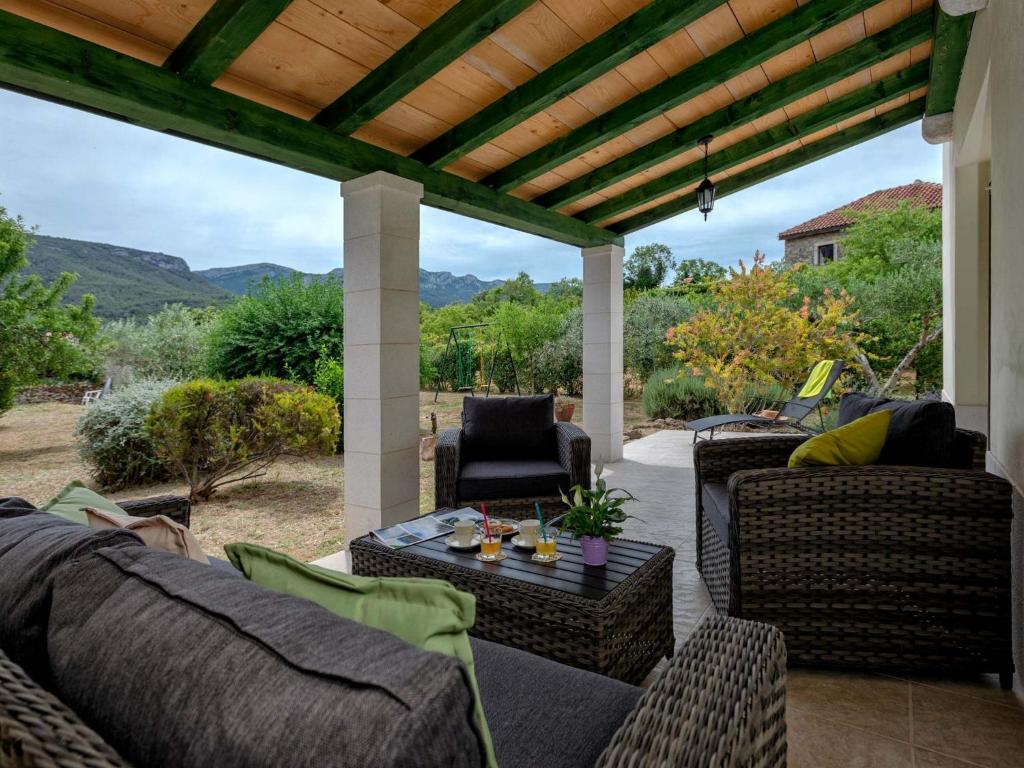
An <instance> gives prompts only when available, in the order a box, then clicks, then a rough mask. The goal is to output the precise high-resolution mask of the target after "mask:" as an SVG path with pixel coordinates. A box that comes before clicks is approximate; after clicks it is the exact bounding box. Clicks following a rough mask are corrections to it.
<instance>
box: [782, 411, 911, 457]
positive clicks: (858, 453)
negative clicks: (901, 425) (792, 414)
mask: <svg viewBox="0 0 1024 768" xmlns="http://www.w3.org/2000/svg"><path fill="white" fill-rule="evenodd" d="M890 415H891V414H890V413H889V411H878V412H877V413H872V414H869V415H867V416H864V417H863V418H860V419H857V420H856V421H851V422H850V423H849V424H846V425H844V426H842V427H839V428H838V429H833V430H830V431H828V432H823V433H822V434H820V435H816V436H815V437H812V438H811V439H810V440H806V441H804V442H803V443H801V444H800V446H799V447H798V448H797V449H796V450H795V451H793V454H792V455H791V456H790V457H789V466H790V467H813V466H832V467H842V466H860V465H863V464H873V463H874V462H875V461H877V460H878V457H879V456H880V455H881V454H882V448H883V447H884V446H885V435H886V431H887V430H888V429H889V417H890Z"/></svg>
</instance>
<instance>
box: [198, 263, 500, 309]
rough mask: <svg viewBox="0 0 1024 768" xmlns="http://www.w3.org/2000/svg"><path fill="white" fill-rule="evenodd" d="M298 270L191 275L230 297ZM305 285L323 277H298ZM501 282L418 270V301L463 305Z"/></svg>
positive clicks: (260, 268) (256, 267) (257, 268)
mask: <svg viewBox="0 0 1024 768" xmlns="http://www.w3.org/2000/svg"><path fill="white" fill-rule="evenodd" d="M297 271H298V270H295V269H292V268H290V267H282V266H281V265H280V264H266V263H264V264H244V265H242V266H239V267H214V268H213V269H201V270H197V271H196V272H194V273H193V274H196V275H202V276H203V277H205V278H206V279H207V280H209V281H210V282H211V283H213V284H214V285H217V286H220V287H221V288H223V289H224V290H226V291H230V292H231V293H234V294H239V295H241V294H244V293H245V292H246V291H247V290H248V288H249V286H250V285H252V284H254V283H258V282H259V281H260V280H262V279H263V278H264V277H270V278H276V277H288V276H290V275H293V274H295V273H296V272H297ZM301 274H302V276H303V279H304V280H306V281H307V282H308V281H310V280H315V279H316V278H318V277H324V275H318V274H312V273H309V272H303V273H301ZM327 274H328V275H330V276H331V277H335V278H337V279H338V280H339V281H344V270H343V269H341V268H338V269H332V270H331V271H330V272H328V273H327ZM502 282H504V281H502V280H481V279H480V278H478V277H476V276H475V275H453V274H452V273H451V272H431V271H429V270H426V269H421V270H420V300H421V301H425V302H426V303H427V304H430V305H431V306H432V307H442V306H444V305H445V304H458V303H463V302H467V301H469V300H470V299H472V298H473V297H474V296H475V295H476V294H478V293H480V291H486V290H488V289H489V288H495V287H496V286H499V285H501V284H502Z"/></svg>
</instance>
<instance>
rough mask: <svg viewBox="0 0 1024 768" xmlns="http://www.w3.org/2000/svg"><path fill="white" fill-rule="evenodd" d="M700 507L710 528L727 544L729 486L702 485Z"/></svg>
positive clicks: (722, 484) (716, 484) (717, 484)
mask: <svg viewBox="0 0 1024 768" xmlns="http://www.w3.org/2000/svg"><path fill="white" fill-rule="evenodd" d="M700 500H701V506H702V507H703V508H704V514H705V515H707V518H708V521H709V522H710V523H711V527H712V528H714V529H715V532H716V533H717V534H718V537H719V538H720V539H721V540H722V543H723V544H725V545H726V546H728V544H729V486H728V485H726V484H725V483H703V484H702V485H701V489H700Z"/></svg>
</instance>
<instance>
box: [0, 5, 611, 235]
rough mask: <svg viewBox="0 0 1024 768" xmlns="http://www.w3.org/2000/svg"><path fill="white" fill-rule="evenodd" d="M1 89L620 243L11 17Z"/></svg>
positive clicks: (484, 213) (546, 228)
mask: <svg viewBox="0 0 1024 768" xmlns="http://www.w3.org/2000/svg"><path fill="white" fill-rule="evenodd" d="M0 84H5V85H7V86H9V87H12V88H14V89H17V90H20V91H23V92H27V93H31V94H35V95H40V96H43V97H45V98H49V99H52V100H56V101H60V102H62V103H66V104H69V105H71V106H76V107H79V108H83V109H88V110H91V111H97V112H102V113H104V114H106V115H108V116H111V117H117V118H120V119H123V120H127V121H128V122H131V123H135V124H137V125H141V126H144V127H147V128H153V129H155V130H159V131H166V132H169V133H174V134H177V135H180V136H185V137H188V138H193V139H196V140H199V141H203V142H206V143H209V144H212V145H215V146H219V147H223V148H226V149H231V150H234V151H237V152H242V153H245V154H248V155H251V156H254V157H259V158H262V159H265V160H270V161H272V162H276V163H281V164H283V165H287V166H289V167H292V168H297V169H299V170H304V171H307V172H309V173H314V174H317V175H320V176H325V177H327V178H331V179H336V180H339V181H345V180H347V179H351V178H355V177H357V176H361V175H364V174H366V173H371V172H373V171H388V172H390V173H394V174H396V175H398V176H402V177H403V178H406V179H411V180H413V181H418V182H420V183H422V184H423V187H424V197H423V202H424V203H426V204H427V205H431V206H434V207H436V208H442V209H444V210H449V211H455V212H457V213H465V214H466V215H468V216H472V217H474V218H478V219H482V220H484V221H491V222H494V223H497V224H503V225H505V226H509V227H512V228H514V229H519V230H522V231H525V232H531V233H533V234H538V235H542V236H544V237H549V238H551V239H554V240H558V241H561V242H565V243H571V244H573V245H579V246H591V245H602V244H606V243H613V242H621V241H620V239H619V238H618V237H617V236H616V235H614V234H611V233H609V232H607V231H605V230H602V229H599V228H597V227H593V226H590V225H588V224H584V223H583V222H581V221H578V220H577V219H573V218H572V217H569V216H562V215H561V214H558V213H554V212H552V211H548V210H547V209H545V208H541V207H540V206H538V205H534V204H533V203H529V202H526V201H524V200H519V199H517V198H514V197H510V196H508V195H502V194H499V193H496V192H494V191H493V190H490V189H488V188H486V187H484V186H482V185H480V184H476V183H474V182H471V181H467V180H466V179H463V178H460V177H458V176H455V175H453V174H449V173H445V172H443V171H436V170H433V169H431V168H428V167H426V166H425V165H423V164H422V163H419V162H417V161H415V160H412V159H410V158H407V157H402V156H401V155H397V154H395V153H393V152H389V151H387V150H384V149H381V148H379V147H375V146H372V145H370V144H367V143H365V142H362V141H358V140H356V139H353V138H350V137H347V136H339V135H338V134H336V133H333V132H331V131H329V130H327V129H326V128H323V127H321V126H318V125H314V124H312V123H310V122H307V121H305V120H301V119H299V118H296V117H292V116H290V115H286V114H283V113H281V112H278V111H276V110H273V109H270V108H269V107H264V106H262V105H260V104H256V103H255V102H252V101H249V100H247V99H243V98H240V97H238V96H235V95H233V94H230V93H227V92H225V91H222V90H219V89H217V88H212V87H210V86H204V85H197V84H195V83H191V82H189V81H187V80H185V79H184V78H182V77H179V76H178V75H176V74H174V73H172V72H170V71H168V70H166V69H162V68H160V67H155V66H153V65H150V64H147V63H145V62H142V61H139V60H138V59H134V58H131V57H129V56H125V55H122V54H119V53H116V52H114V51H112V50H110V49H108V48H104V47H101V46H99V45H95V44H94V43H90V42H87V41H85V40H82V39H80V38H77V37H73V36H71V35H68V34H66V33H64V32H59V31H57V30H55V29H52V28H50V27H46V26H43V25H40V24H37V23H35V22H32V21H29V20H27V19H24V18H22V17H20V16H15V15H14V14H11V13H7V12H5V11H0Z"/></svg>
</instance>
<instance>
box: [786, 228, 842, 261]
mask: <svg viewBox="0 0 1024 768" xmlns="http://www.w3.org/2000/svg"><path fill="white" fill-rule="evenodd" d="M838 236H839V235H838V233H836V232H826V233H823V234H817V235H808V236H807V237H794V238H791V239H789V240H786V251H785V256H784V257H783V259H784V260H785V263H786V265H787V266H793V265H794V264H814V254H815V253H816V252H817V250H818V246H819V245H827V244H828V243H835V245H836V258H842V248H841V247H840V245H839V243H838V240H837V238H838Z"/></svg>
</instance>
